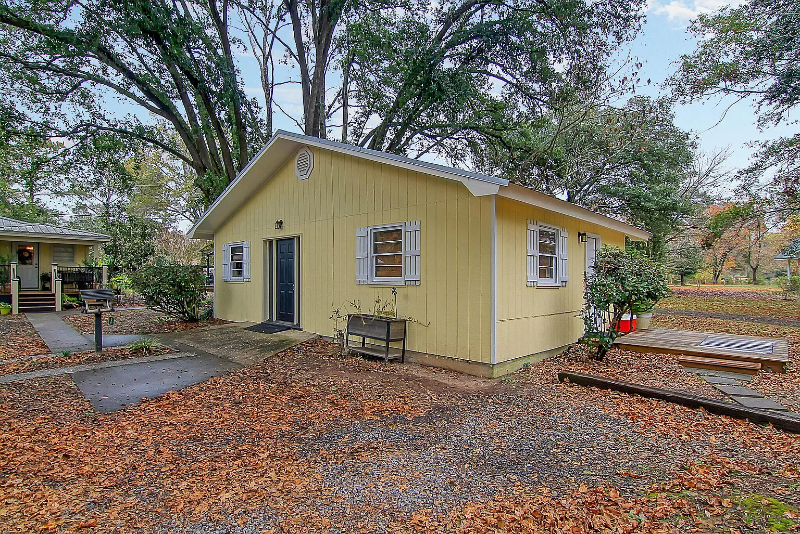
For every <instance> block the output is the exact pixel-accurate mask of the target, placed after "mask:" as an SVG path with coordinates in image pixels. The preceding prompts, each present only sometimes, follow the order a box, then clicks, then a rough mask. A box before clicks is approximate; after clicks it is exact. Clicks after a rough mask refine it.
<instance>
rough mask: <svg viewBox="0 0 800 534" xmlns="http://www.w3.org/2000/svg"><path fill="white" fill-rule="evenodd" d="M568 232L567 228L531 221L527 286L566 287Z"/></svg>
mask: <svg viewBox="0 0 800 534" xmlns="http://www.w3.org/2000/svg"><path fill="white" fill-rule="evenodd" d="M568 235H569V234H568V232H567V229H566V228H559V227H556V226H552V225H548V224H542V223H538V222H535V221H528V236H527V240H528V255H527V285H528V286H539V287H559V286H564V285H567V281H568V273H569V265H568V260H569V258H568V252H569V242H568Z"/></svg>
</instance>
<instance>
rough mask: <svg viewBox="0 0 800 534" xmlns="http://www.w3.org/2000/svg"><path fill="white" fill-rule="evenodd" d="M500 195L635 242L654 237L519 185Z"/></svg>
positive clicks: (501, 191) (503, 188)
mask: <svg viewBox="0 0 800 534" xmlns="http://www.w3.org/2000/svg"><path fill="white" fill-rule="evenodd" d="M499 194H500V196H501V197H506V198H510V199H512V200H517V201H519V202H524V203H525V204H530V205H532V206H538V207H540V208H542V209H546V210H548V211H553V212H555V213H560V214H561V215H567V216H568V217H574V218H576V219H580V220H582V221H586V222H590V223H593V224H598V225H600V226H603V227H605V228H610V229H611V230H617V231H618V232H622V233H624V234H625V235H626V236H628V237H630V238H631V239H634V240H641V241H647V240H648V239H650V238H651V237H653V235H652V234H651V233H650V232H648V231H646V230H642V229H640V228H636V227H635V226H632V225H630V224H628V223H624V222H622V221H618V220H616V219H612V218H611V217H606V216H605V215H600V214H599V213H595V212H593V211H592V210H588V209H586V208H582V207H580V206H578V205H576V204H572V203H571V202H567V201H566V200H561V199H559V198H555V197H551V196H550V195H545V194H544V193H539V192H538V191H534V190H533V189H528V188H527V187H523V186H521V185H518V184H510V185H508V187H501V188H500V193H499Z"/></svg>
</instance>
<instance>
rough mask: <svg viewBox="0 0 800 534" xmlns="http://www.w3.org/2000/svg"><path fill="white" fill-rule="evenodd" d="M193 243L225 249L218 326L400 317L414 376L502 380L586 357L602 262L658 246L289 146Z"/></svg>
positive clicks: (443, 170) (428, 176)
mask: <svg viewBox="0 0 800 534" xmlns="http://www.w3.org/2000/svg"><path fill="white" fill-rule="evenodd" d="M189 236H190V237H195V238H204V239H213V240H214V247H215V249H214V250H215V255H214V257H215V270H216V273H218V276H217V281H216V283H215V286H214V313H215V316H216V317H218V318H221V319H227V320H232V321H255V322H283V323H286V324H290V325H292V326H294V327H296V328H302V329H303V330H306V331H309V332H314V333H318V334H321V335H325V336H330V335H332V334H333V332H334V327H335V323H334V320H333V319H331V316H332V314H333V313H334V310H339V311H340V312H341V313H342V314H346V313H347V312H348V311H351V312H352V311H353V310H354V308H355V307H354V306H353V304H356V305H357V306H358V307H359V308H360V309H361V311H362V312H369V311H371V310H374V308H375V307H376V302H378V307H382V306H385V305H387V304H388V306H389V307H390V308H391V309H392V310H394V309H395V308H396V311H397V314H398V316H400V317H405V318H408V319H409V321H408V327H407V348H408V353H407V357H408V358H409V359H410V360H412V361H418V362H421V363H426V364H430V365H436V366H439V367H446V368H451V369H456V370H460V371H464V372H468V373H471V374H477V375H482V376H498V375H500V374H503V373H506V372H509V371H512V370H514V369H516V368H518V367H519V366H521V365H522V364H523V363H525V362H526V361H532V360H536V359H541V358H544V357H546V356H548V355H552V354H556V353H557V352H558V351H560V350H563V349H564V348H565V347H566V346H568V345H569V344H571V343H574V342H575V341H576V340H577V339H578V338H579V337H580V336H581V335H582V332H583V323H582V321H581V319H580V318H579V317H578V316H577V314H578V312H579V310H580V309H581V307H582V304H583V277H584V273H585V272H586V270H587V269H591V266H592V264H593V259H594V251H595V250H597V248H598V247H599V246H601V244H612V245H618V246H623V245H624V244H625V238H626V236H627V237H629V238H630V239H634V240H646V239H648V238H649V237H650V234H649V233H647V232H645V231H643V230H640V229H638V228H635V227H633V226H631V225H628V224H625V223H623V222H620V221H618V220H615V219H612V218H609V217H605V216H603V215H599V214H597V213H594V212H592V211H589V210H586V209H583V208H580V207H578V206H575V205H573V204H570V203H568V202H564V201H562V200H559V199H556V198H553V197H550V196H547V195H544V194H541V193H537V192H534V191H532V190H530V189H527V188H525V187H522V186H519V185H516V184H512V183H509V182H508V181H507V180H504V179H502V178H496V177H491V176H485V175H481V174H477V173H472V172H467V171H463V170H459V169H455V168H450V167H445V166H441V165H436V164H432V163H427V162H423V161H418V160H413V159H409V158H405V157H402V156H397V155H394V154H388V153H384V152H378V151H374V150H368V149H364V148H360V147H357V146H352V145H347V144H343V143H338V142H333V141H328V140H324V139H317V138H313V137H307V136H303V135H299V134H293V133H288V132H284V131H279V132H278V133H277V134H276V135H275V136H274V137H273V138H272V139H271V140H270V141H269V142H268V143H267V145H266V146H265V147H264V149H262V150H261V152H260V153H259V154H258V155H257V156H256V157H255V158H254V159H253V160H252V161H251V162H250V163H249V164H248V165H247V167H246V168H245V169H244V170H243V171H242V172H241V173H240V174H239V176H238V177H237V178H236V180H234V181H233V182H232V183H231V184H230V185H229V186H228V188H227V189H226V190H225V191H224V192H223V194H222V195H220V197H219V198H218V199H217V200H216V201H215V202H214V203H213V204H212V205H211V207H210V208H209V209H208V210H207V211H206V213H205V214H204V215H203V216H202V217H201V218H200V220H199V221H197V223H196V224H195V225H194V227H192V229H191V230H190V232H189ZM220 274H221V276H219V275H220ZM341 326H342V325H341V324H340V327H341Z"/></svg>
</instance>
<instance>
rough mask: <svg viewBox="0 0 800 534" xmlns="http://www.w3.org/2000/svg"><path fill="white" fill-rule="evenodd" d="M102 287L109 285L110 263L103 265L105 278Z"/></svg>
mask: <svg viewBox="0 0 800 534" xmlns="http://www.w3.org/2000/svg"><path fill="white" fill-rule="evenodd" d="M100 287H108V265H103V278H102V282H101V285H100Z"/></svg>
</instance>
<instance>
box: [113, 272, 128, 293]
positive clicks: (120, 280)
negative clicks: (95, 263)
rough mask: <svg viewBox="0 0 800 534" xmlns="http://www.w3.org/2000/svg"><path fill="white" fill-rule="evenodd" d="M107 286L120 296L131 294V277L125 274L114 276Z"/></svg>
mask: <svg viewBox="0 0 800 534" xmlns="http://www.w3.org/2000/svg"><path fill="white" fill-rule="evenodd" d="M108 285H109V286H110V287H111V289H113V290H114V291H116V292H117V293H119V294H121V295H127V294H130V293H133V282H132V281H131V277H130V276H128V275H127V274H125V273H119V274H115V275H114V276H112V277H111V278H110V279H109V280H108Z"/></svg>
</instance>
